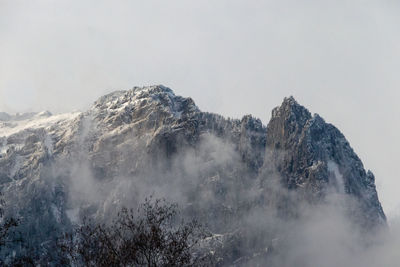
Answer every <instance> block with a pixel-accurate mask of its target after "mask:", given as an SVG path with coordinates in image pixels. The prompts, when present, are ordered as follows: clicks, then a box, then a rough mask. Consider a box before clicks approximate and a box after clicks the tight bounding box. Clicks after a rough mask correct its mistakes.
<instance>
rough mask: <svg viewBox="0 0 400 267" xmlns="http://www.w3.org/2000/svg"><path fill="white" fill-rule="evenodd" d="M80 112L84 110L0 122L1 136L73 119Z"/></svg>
mask: <svg viewBox="0 0 400 267" xmlns="http://www.w3.org/2000/svg"><path fill="white" fill-rule="evenodd" d="M80 114H82V112H71V113H62V114H58V115H50V116H48V117H43V116H34V117H32V118H29V119H26V120H17V121H16V120H10V121H7V122H0V137H7V136H10V135H13V134H15V133H18V132H20V131H24V130H26V129H39V128H46V127H49V126H51V125H53V124H55V123H59V122H62V121H69V120H73V119H75V118H76V117H78V116H79V115H80Z"/></svg>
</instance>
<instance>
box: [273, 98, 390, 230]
mask: <svg viewBox="0 0 400 267" xmlns="http://www.w3.org/2000/svg"><path fill="white" fill-rule="evenodd" d="M267 151H268V153H269V155H270V157H269V158H268V160H269V161H272V162H273V163H274V167H275V168H276V170H278V172H279V175H280V176H281V182H282V184H283V185H284V187H286V188H288V189H296V190H299V191H304V194H303V195H304V196H305V197H306V199H308V200H310V201H311V202H319V201H321V199H324V198H325V197H326V196H327V195H328V194H330V193H332V192H335V193H338V194H342V195H347V196H350V197H351V198H356V199H358V200H359V202H360V203H362V205H361V206H362V207H361V208H360V213H359V214H358V216H359V217H360V218H361V217H362V218H364V219H360V220H361V221H363V222H364V223H366V224H370V225H378V224H379V222H380V221H385V215H384V213H383V210H382V207H381V205H380V203H379V200H378V196H377V193H376V190H375V185H374V176H373V174H372V172H370V171H368V172H367V171H366V170H365V169H364V166H363V164H362V162H361V160H360V158H359V157H358V156H357V155H356V153H355V152H354V151H353V149H352V148H351V146H350V144H349V142H348V141H347V140H346V138H345V137H344V135H343V134H342V133H341V132H340V131H339V130H338V129H337V128H336V127H335V126H333V125H332V124H329V123H326V122H325V120H324V119H323V118H322V117H320V116H319V115H318V114H314V116H311V113H310V112H309V111H308V110H307V109H306V108H305V107H303V106H301V105H299V104H298V103H297V102H296V100H295V99H294V98H293V97H289V98H285V99H284V101H283V103H282V105H281V106H279V107H277V108H275V109H274V110H273V112H272V118H271V120H270V122H269V123H268V126H267Z"/></svg>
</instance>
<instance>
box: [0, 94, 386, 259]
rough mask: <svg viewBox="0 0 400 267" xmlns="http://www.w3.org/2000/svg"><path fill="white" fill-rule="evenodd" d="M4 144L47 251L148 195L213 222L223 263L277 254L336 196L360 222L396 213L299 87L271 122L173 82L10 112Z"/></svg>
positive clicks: (29, 222)
mask: <svg viewBox="0 0 400 267" xmlns="http://www.w3.org/2000/svg"><path fill="white" fill-rule="evenodd" d="M0 149H1V150H0V151H1V154H0V183H1V188H2V190H3V192H4V194H5V199H6V201H7V204H8V206H9V207H8V210H7V212H8V214H14V215H18V216H19V217H21V218H22V221H23V222H24V224H23V225H21V231H23V232H24V233H25V236H27V237H28V240H29V242H30V243H31V245H32V246H33V247H35V248H36V252H35V253H39V254H43V255H44V254H51V253H48V252H49V251H51V247H52V246H54V240H55V237H56V236H57V235H58V234H59V232H60V231H63V230H64V229H68V228H70V227H72V225H73V224H76V223H79V221H80V220H81V219H82V218H83V216H90V217H93V218H96V219H97V220H105V221H108V220H109V219H110V218H112V215H113V214H114V213H115V211H116V209H115V207H117V206H129V207H135V206H136V205H137V203H138V202H139V201H141V200H143V198H145V197H146V196H148V195H154V196H156V197H165V198H166V199H168V200H170V201H174V202H178V203H179V205H180V207H182V209H183V211H184V214H185V216H196V217H197V218H199V219H200V220H201V221H202V222H204V223H207V225H208V226H209V228H210V230H211V231H212V232H213V233H215V236H214V238H213V239H210V240H205V246H209V247H210V249H212V250H215V253H217V254H218V255H219V256H218V257H219V263H220V264H221V265H224V264H226V265H232V264H234V265H238V266H241V265H253V264H255V263H260V262H263V263H265V262H270V263H271V264H274V263H276V262H275V261H276V260H277V259H278V258H279V257H280V256H282V257H284V256H285V253H286V251H287V242H288V239H290V238H291V237H290V234H289V232H290V231H289V230H288V229H289V228H290V229H293V227H292V224H291V223H290V222H292V221H294V220H298V219H301V218H302V214H309V210H313V209H314V207H315V209H319V207H320V206H321V205H324V204H326V203H328V204H329V205H330V207H331V206H332V205H333V207H340V208H339V210H340V211H341V210H342V209H343V213H344V214H345V216H348V218H349V220H350V221H351V222H352V223H354V225H356V226H359V227H360V229H364V230H367V231H370V230H371V229H375V228H376V227H379V226H381V225H385V224H386V222H385V221H386V219H385V215H384V213H383V210H382V207H381V205H380V203H379V200H378V196H377V192H376V189H375V181H374V175H373V174H372V172H370V171H367V172H366V171H365V170H364V167H363V164H362V162H361V160H360V159H359V158H358V157H357V155H356V154H355V153H354V151H353V150H352V148H351V147H350V145H349V143H348V142H347V141H346V139H345V138H344V136H343V134H341V133H340V131H339V130H338V129H336V128H335V127H334V126H333V125H331V124H328V123H325V122H324V120H323V119H322V118H321V117H319V116H318V115H314V116H311V114H310V112H309V111H308V110H307V109H305V108H304V107H302V106H300V105H299V104H298V103H297V102H296V101H295V100H294V99H293V98H285V100H284V101H283V103H282V105H281V106H280V107H277V108H275V109H274V110H273V112H272V118H271V120H270V122H269V124H268V126H267V127H265V126H264V125H263V124H262V123H261V121H260V120H259V119H256V118H253V117H252V116H250V115H247V116H244V117H243V118H242V119H240V120H232V119H226V118H224V117H222V116H220V115H216V114H211V113H207V112H201V111H200V110H199V109H198V107H197V106H196V105H195V103H194V101H193V100H192V99H191V98H183V97H180V96H176V95H175V94H174V93H173V92H172V90H171V89H169V88H166V87H164V86H150V87H143V88H139V87H135V88H133V89H132V90H128V91H117V92H113V93H111V94H109V95H105V96H103V97H101V98H100V99H98V100H97V101H96V102H95V103H94V105H93V106H92V107H91V108H90V109H89V110H88V111H86V112H83V113H79V112H77V113H70V114H61V115H51V114H50V113H49V112H43V113H37V114H36V113H31V114H22V115H14V116H12V115H9V114H6V113H0ZM332 203H333V204H332ZM331 204H332V205H331ZM288 236H289V237H288ZM49 257H51V255H50V256H49ZM288 264H289V263H288ZM281 266H284V265H281Z"/></svg>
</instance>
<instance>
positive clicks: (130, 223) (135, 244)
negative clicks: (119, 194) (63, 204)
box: [60, 199, 210, 267]
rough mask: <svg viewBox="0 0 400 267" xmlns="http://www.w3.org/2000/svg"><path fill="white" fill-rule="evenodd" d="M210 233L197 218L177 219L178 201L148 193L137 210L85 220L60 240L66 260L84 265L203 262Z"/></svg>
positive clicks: (187, 263)
mask: <svg viewBox="0 0 400 267" xmlns="http://www.w3.org/2000/svg"><path fill="white" fill-rule="evenodd" d="M205 236H206V234H205V231H204V229H203V228H202V227H201V226H200V225H199V224H198V223H197V222H196V221H195V220H192V221H190V222H185V221H179V220H178V212H177V206H176V205H174V204H168V203H166V202H165V201H163V200H155V201H152V200H151V199H146V201H145V202H144V203H143V204H142V205H140V207H139V208H138V210H137V211H133V210H128V209H126V208H123V209H122V210H121V211H120V212H119V213H118V216H117V217H116V219H115V220H113V222H112V223H111V224H107V225H106V224H96V223H94V222H93V221H91V220H84V222H83V224H82V226H80V227H79V228H78V229H76V231H75V232H74V233H73V234H66V235H65V236H64V237H63V238H62V239H61V242H60V248H61V250H62V252H63V253H64V254H65V253H66V254H67V255H68V260H69V261H71V262H73V263H75V264H78V265H84V266H149V267H157V266H194V265H196V266H201V265H208V264H209V263H210V262H209V260H210V258H209V257H208V254H207V253H205V252H204V251H202V250H201V249H200V243H201V240H202V239H203V238H204V237H205Z"/></svg>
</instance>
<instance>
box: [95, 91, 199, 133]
mask: <svg viewBox="0 0 400 267" xmlns="http://www.w3.org/2000/svg"><path fill="white" fill-rule="evenodd" d="M199 111H200V110H199V108H198V107H197V106H196V104H195V103H194V101H193V100H192V99H191V98H184V97H181V96H177V95H175V94H174V92H173V91H172V90H171V89H170V88H168V87H165V86H163V85H153V86H144V87H134V88H132V89H130V90H127V91H115V92H113V93H110V94H108V95H105V96H103V97H101V98H99V99H98V100H97V101H96V102H95V103H94V105H93V106H92V108H91V112H92V113H93V115H94V117H95V118H97V119H98V120H100V121H103V122H105V123H109V122H112V123H111V124H112V126H119V125H121V123H125V124H127V123H128V124H130V123H135V122H137V121H142V120H144V119H146V120H148V121H153V120H155V119H156V118H158V119H160V118H161V117H162V118H163V120H164V119H168V120H179V119H181V118H182V117H187V116H191V115H193V113H196V112H199Z"/></svg>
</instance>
